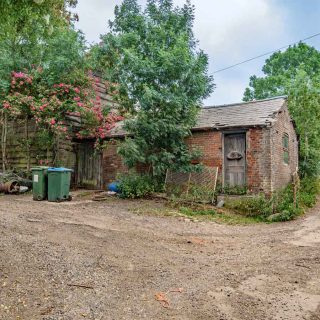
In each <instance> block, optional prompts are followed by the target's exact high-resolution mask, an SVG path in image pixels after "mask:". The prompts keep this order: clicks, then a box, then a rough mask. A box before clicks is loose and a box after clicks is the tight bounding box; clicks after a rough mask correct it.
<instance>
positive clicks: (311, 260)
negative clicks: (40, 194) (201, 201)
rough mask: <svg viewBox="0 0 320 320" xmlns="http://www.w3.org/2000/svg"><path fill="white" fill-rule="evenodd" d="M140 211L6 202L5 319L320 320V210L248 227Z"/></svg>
mask: <svg viewBox="0 0 320 320" xmlns="http://www.w3.org/2000/svg"><path fill="white" fill-rule="evenodd" d="M145 203H146V202H143V204H144V205H145ZM141 205H142V202H138V201H131V202H130V201H124V200H122V201H121V200H112V201H107V202H91V201H89V200H83V199H81V200H78V201H72V202H67V203H60V204H55V203H48V202H35V201H32V199H31V197H30V195H28V196H20V197H16V196H12V197H9V196H8V197H1V198H0V241H1V246H0V319H1V320H2V319H3V320H4V319H5V320H7V319H8V320H9V319H10V320H12V319H14V320H16V319H23V320H36V319H45V320H58V319H59V320H60V319H61V320H69V319H70V320H78V319H92V320H94V319H99V320H102V319H103V320H104V319H106V320H109V319H117V320H118V319H130V320H133V319H157V320H159V319H179V320H180V319H181V320H182V319H183V320H187V319H215V320H216V319H217V320H220V319H221V320H231V319H232V320H233V319H235V320H244V319H250V320H259V319H263V320H268V319H270V320H271V319H272V320H273V319H275V320H280V319H282V320H295V319H297V320H300V319H310V320H319V319H320V205H318V206H317V207H316V208H315V209H313V210H312V212H310V213H309V214H308V215H306V216H305V217H303V218H301V219H299V220H296V221H292V222H288V223H279V224H269V225H268V224H256V225H248V226H228V225H219V224H216V223H213V222H191V221H185V219H181V218H174V217H154V216H145V215H136V214H134V213H132V208H138V207H139V206H141ZM148 205H150V206H152V205H153V204H152V202H150V201H149V202H148ZM155 205H161V203H160V204H159V203H156V204H155Z"/></svg>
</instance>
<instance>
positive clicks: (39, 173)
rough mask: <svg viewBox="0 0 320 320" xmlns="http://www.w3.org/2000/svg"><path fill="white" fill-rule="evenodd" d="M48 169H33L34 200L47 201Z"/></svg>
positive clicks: (41, 167)
mask: <svg viewBox="0 0 320 320" xmlns="http://www.w3.org/2000/svg"><path fill="white" fill-rule="evenodd" d="M48 168H49V167H44V166H40V167H34V168H31V171H32V192H33V200H37V201H40V200H45V199H47V194H48Z"/></svg>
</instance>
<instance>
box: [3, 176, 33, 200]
mask: <svg viewBox="0 0 320 320" xmlns="http://www.w3.org/2000/svg"><path fill="white" fill-rule="evenodd" d="M29 189H32V180H30V179H26V178H23V177H21V176H20V175H18V174H16V173H14V172H12V171H7V172H0V193H6V194H16V193H23V192H27V191H28V190H29Z"/></svg>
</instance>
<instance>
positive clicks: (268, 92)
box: [243, 42, 320, 101]
mask: <svg viewBox="0 0 320 320" xmlns="http://www.w3.org/2000/svg"><path fill="white" fill-rule="evenodd" d="M299 70H303V71H305V72H306V74H307V75H308V76H309V77H310V78H313V77H315V76H318V74H319V73H320V52H319V51H318V50H316V49H315V48H313V47H311V46H308V45H307V44H305V43H302V42H300V43H299V44H297V45H294V46H292V47H289V48H288V49H287V50H286V51H284V52H280V51H279V52H276V53H274V54H272V55H271V56H270V58H269V59H267V60H266V62H265V65H264V66H263V68H262V71H263V73H264V74H265V76H263V77H257V76H256V75H253V76H251V77H250V82H249V87H248V88H246V90H245V93H244V97H243V100H244V101H250V100H253V99H265V98H268V97H274V96H279V95H285V94H288V92H289V88H290V85H291V82H292V80H294V79H295V78H296V75H297V73H298V71H299Z"/></svg>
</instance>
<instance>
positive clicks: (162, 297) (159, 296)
mask: <svg viewBox="0 0 320 320" xmlns="http://www.w3.org/2000/svg"><path fill="white" fill-rule="evenodd" d="M171 292H172V293H182V292H183V288H174V289H170V290H168V291H167V292H158V293H156V294H155V299H156V300H157V301H159V302H160V303H161V305H162V306H163V307H164V308H169V306H170V302H169V299H168V297H167V295H168V293H171Z"/></svg>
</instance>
